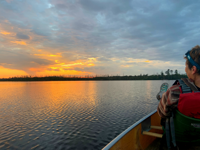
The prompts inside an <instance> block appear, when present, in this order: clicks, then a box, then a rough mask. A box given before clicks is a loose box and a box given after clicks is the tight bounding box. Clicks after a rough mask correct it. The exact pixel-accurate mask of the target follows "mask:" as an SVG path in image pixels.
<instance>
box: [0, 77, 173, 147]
mask: <svg viewBox="0 0 200 150" xmlns="http://www.w3.org/2000/svg"><path fill="white" fill-rule="evenodd" d="M164 82H167V83H169V85H170V86H171V85H172V84H173V82H174V81H172V80H171V81H169V80H159V81H155V80H151V81H133V80H131V81H40V82H0V149H3V150H4V149H19V150H21V149H24V150H26V149H37V150H41V149H45V150H55V149H56V150H62V149H65V150H100V149H102V148H103V147H104V146H105V145H106V144H108V143H109V142H110V141H111V140H112V139H113V138H115V137H116V136H117V135H118V134H120V133H121V132H122V131H124V130H125V129H126V128H128V127H129V126H131V125H132V124H133V123H135V122H136V121H138V120H139V119H141V118H142V117H144V116H145V115H147V114H148V113H150V112H151V111H153V110H155V109H156V108H157V105H158V101H157V99H156V94H157V93H158V91H159V89H160V85H161V84H162V83H164Z"/></svg>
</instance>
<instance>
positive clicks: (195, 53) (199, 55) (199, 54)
mask: <svg viewBox="0 0 200 150" xmlns="http://www.w3.org/2000/svg"><path fill="white" fill-rule="evenodd" d="M190 56H191V57H192V59H193V60H194V61H195V62H196V63H197V64H198V65H200V46H199V45H197V46H195V47H193V48H192V50H191V51H190ZM184 58H185V59H186V63H187V64H188V67H189V69H190V70H191V69H192V66H193V65H192V64H191V63H190V62H189V61H188V59H187V57H184ZM197 73H198V74H200V70H199V69H197Z"/></svg>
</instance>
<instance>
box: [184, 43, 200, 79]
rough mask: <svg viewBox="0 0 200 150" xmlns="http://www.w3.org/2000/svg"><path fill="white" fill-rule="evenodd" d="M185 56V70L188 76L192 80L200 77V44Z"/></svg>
mask: <svg viewBox="0 0 200 150" xmlns="http://www.w3.org/2000/svg"><path fill="white" fill-rule="evenodd" d="M188 54H189V55H188ZM190 57H191V58H190ZM184 58H185V59H186V62H185V72H186V74H187V76H188V78H189V79H192V80H196V78H197V77H199V78H200V46H199V45H197V46H195V47H193V48H192V49H191V50H190V51H189V52H188V53H186V56H185V57H184ZM188 58H189V59H188ZM192 61H194V62H192Z"/></svg>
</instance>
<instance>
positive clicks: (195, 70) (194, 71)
mask: <svg viewBox="0 0 200 150" xmlns="http://www.w3.org/2000/svg"><path fill="white" fill-rule="evenodd" d="M196 72H197V67H196V66H192V74H195V73H196Z"/></svg>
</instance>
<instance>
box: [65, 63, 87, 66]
mask: <svg viewBox="0 0 200 150" xmlns="http://www.w3.org/2000/svg"><path fill="white" fill-rule="evenodd" d="M76 65H83V63H74V64H66V65H62V66H63V67H71V66H76Z"/></svg>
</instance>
